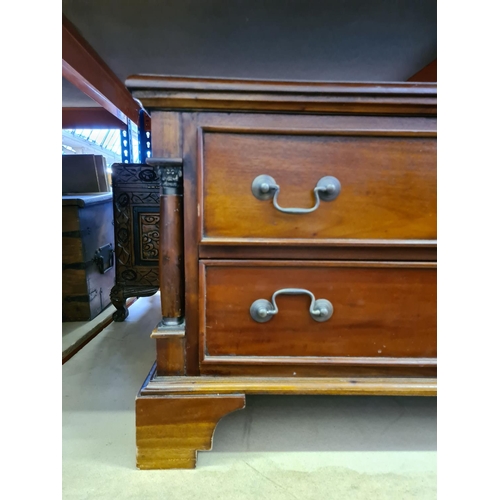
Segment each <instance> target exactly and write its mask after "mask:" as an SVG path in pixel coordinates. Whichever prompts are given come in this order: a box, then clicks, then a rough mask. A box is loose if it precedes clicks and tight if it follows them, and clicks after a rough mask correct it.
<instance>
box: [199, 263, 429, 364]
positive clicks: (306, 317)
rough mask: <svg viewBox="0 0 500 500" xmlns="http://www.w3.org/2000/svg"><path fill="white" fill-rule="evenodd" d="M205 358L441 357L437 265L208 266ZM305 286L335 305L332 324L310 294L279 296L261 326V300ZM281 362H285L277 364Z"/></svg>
mask: <svg viewBox="0 0 500 500" xmlns="http://www.w3.org/2000/svg"><path fill="white" fill-rule="evenodd" d="M201 274H202V275H203V278H204V286H205V288H204V289H202V293H201V295H202V297H205V300H203V299H202V300H201V301H200V302H201V307H202V310H201V317H202V320H204V325H202V328H201V332H202V337H203V347H202V348H201V349H200V350H202V349H203V353H202V354H203V356H204V357H205V358H207V359H209V358H210V357H211V356H228V357H239V356H276V357H286V356H291V357H293V356H301V357H307V356H312V357H323V356H328V357H340V358H342V357H345V358H355V357H367V358H435V357H436V269H435V265H433V264H425V263H420V264H416V263H415V264H411V263H363V262H361V263H340V262H339V263H337V262H299V261H295V262H288V261H276V262H273V261H250V262H249V261H229V262H227V261H203V262H202V264H201ZM283 288H304V289H307V290H309V291H311V292H312V293H313V294H314V296H315V297H316V299H320V298H323V299H327V300H329V301H330V302H331V303H332V304H333V307H334V313H333V316H332V317H331V318H330V319H329V320H328V321H326V322H322V323H319V322H316V321H315V320H313V319H312V317H311V316H310V314H309V306H310V303H311V299H310V298H309V297H308V296H307V295H284V296H279V297H278V298H277V305H278V308H279V312H278V314H277V315H276V316H274V317H273V318H272V319H271V320H270V321H269V322H266V323H258V322H256V321H254V320H253V319H252V318H251V316H250V314H249V309H250V306H251V304H252V303H253V302H254V301H255V300H257V299H266V300H271V297H272V295H273V293H274V292H275V291H277V290H279V289H283ZM277 363H279V358H278V360H277Z"/></svg>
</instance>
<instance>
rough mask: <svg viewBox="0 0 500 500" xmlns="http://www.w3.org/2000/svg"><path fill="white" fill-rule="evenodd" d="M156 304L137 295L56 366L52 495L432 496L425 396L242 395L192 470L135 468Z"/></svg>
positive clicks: (190, 499) (241, 499)
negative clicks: (58, 409)
mask: <svg viewBox="0 0 500 500" xmlns="http://www.w3.org/2000/svg"><path fill="white" fill-rule="evenodd" d="M159 307H160V306H159V297H158V295H156V296H154V297H149V298H141V299H139V300H138V301H137V302H135V304H133V305H132V306H131V307H130V309H129V310H130V315H129V317H128V319H127V320H126V321H125V322H124V323H111V325H109V326H108V327H107V328H105V329H104V330H103V331H102V332H101V333H100V334H99V335H97V337H95V338H94V339H93V340H92V341H90V342H89V343H88V344H87V345H86V346H85V347H83V349H81V350H80V351H79V352H78V353H77V354H76V355H74V356H73V357H72V358H71V359H70V360H69V361H67V362H66V363H65V364H64V365H63V367H62V380H63V498H65V499H94V498H96V499H146V500H147V499H168V500H176V499H182V500H197V499H203V500H211V499H231V500H233V499H234V500H245V499H259V500H274V499H276V500H278V499H300V500H303V499H304V500H307V499H314V500H324V499H341V500H357V499H369V500H378V499H394V500H406V499H418V500H427V499H435V498H436V398H417V397H411V398H404V397H360V396H358V397H344V396H343V397H335V396H330V397H328V396H249V397H247V406H246V408H245V409H244V410H242V411H237V412H234V413H232V414H230V415H228V416H226V417H224V418H223V419H222V420H221V421H220V423H219V425H218V426H217V428H216V430H215V435H214V445H213V450H212V451H210V452H200V453H199V454H198V466H197V469H196V470H163V471H139V470H137V469H136V468H135V437H134V434H135V428H134V422H135V415H134V399H135V396H136V394H137V392H138V390H139V388H140V386H141V384H142V382H143V381H144V379H145V377H146V375H147V373H148V371H149V369H150V368H151V365H152V364H153V362H154V358H155V349H154V347H155V346H154V341H153V340H151V339H150V338H149V335H150V333H151V330H152V329H153V327H154V326H155V325H156V324H157V323H158V321H159V318H160V315H159Z"/></svg>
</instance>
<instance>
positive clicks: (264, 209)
mask: <svg viewBox="0 0 500 500" xmlns="http://www.w3.org/2000/svg"><path fill="white" fill-rule="evenodd" d="M200 158H201V160H202V165H201V168H202V175H203V177H202V178H203V186H202V193H203V214H202V218H203V225H202V231H203V235H202V239H205V240H210V239H217V240H224V239H228V240H229V239H264V240H266V239H276V238H293V239H314V240H318V239H319V240H331V239H349V240H364V239H371V240H373V239H375V240H434V239H436V194H437V189H436V136H435V133H434V132H424V131H422V132H414V131H394V132H391V131H370V130H364V131H331V130H330V131H317V130H316V131H313V130H309V131H303V132H301V131H297V130H295V131H293V132H280V131H268V132H261V131H258V130H256V131H244V130H242V131H240V132H239V131H234V130H233V131H224V130H216V129H214V130H204V131H203V141H202V151H201V154H200ZM261 175H267V176H270V177H271V178H272V179H274V181H275V184H276V185H278V186H279V193H278V195H277V196H276V197H274V196H273V193H275V192H276V189H275V188H274V190H273V185H272V182H269V181H268V187H269V190H268V191H267V194H268V199H264V200H262V199H259V198H258V197H256V196H255V194H254V193H255V192H256V189H255V187H254V190H253V191H252V183H254V181H255V179H256V178H257V177H258V176H261ZM323 177H334V178H336V179H338V181H339V184H340V192H339V193H338V196H337V197H336V198H335V199H334V200H332V201H324V200H322V199H321V197H320V199H319V205H318V207H317V209H315V210H314V211H312V212H309V213H284V212H282V211H280V210H279V209H278V208H276V206H275V205H274V204H273V203H275V204H276V205H277V206H279V207H281V208H284V209H290V208H296V209H308V208H312V207H314V206H315V205H316V204H317V199H316V195H315V191H314V189H315V187H316V186H317V184H318V181H319V180H320V179H322V178H323ZM328 183H329V182H327V184H328ZM330 183H331V182H330ZM333 184H334V185H335V183H333ZM254 186H255V184H254ZM335 187H336V189H338V187H339V186H338V185H336V186H335ZM262 191H264V192H265V191H266V188H265V187H264V189H261V193H262ZM257 192H258V190H257ZM318 195H323V193H322V192H321V191H318ZM263 197H265V196H263Z"/></svg>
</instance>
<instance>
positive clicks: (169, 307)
mask: <svg viewBox="0 0 500 500" xmlns="http://www.w3.org/2000/svg"><path fill="white" fill-rule="evenodd" d="M147 163H148V164H149V165H153V166H155V167H156V170H157V173H158V176H159V178H160V256H159V274H160V295H161V312H162V321H161V324H160V325H158V327H159V328H162V327H167V328H168V327H175V326H177V325H180V324H181V323H182V322H183V321H184V259H183V249H184V241H183V224H182V212H183V209H182V207H183V199H182V159H181V158H150V159H148V160H147Z"/></svg>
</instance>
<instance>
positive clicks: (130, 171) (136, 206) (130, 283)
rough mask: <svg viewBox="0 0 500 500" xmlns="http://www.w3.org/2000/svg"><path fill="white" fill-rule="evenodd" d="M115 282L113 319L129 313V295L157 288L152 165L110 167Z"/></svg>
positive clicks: (150, 292) (155, 197)
mask: <svg viewBox="0 0 500 500" xmlns="http://www.w3.org/2000/svg"><path fill="white" fill-rule="evenodd" d="M111 178H112V189H113V211H114V229H115V241H116V284H115V286H114V287H113V289H112V291H111V301H112V302H113V305H114V306H115V307H116V309H117V310H116V312H115V313H114V314H113V319H114V320H115V321H123V320H124V319H125V318H126V317H127V316H128V310H127V308H126V307H125V302H126V300H127V298H128V297H147V296H150V295H153V294H155V293H156V292H157V291H158V287H159V279H158V248H159V227H158V225H159V203H160V202H159V194H160V180H159V177H158V174H157V172H156V171H155V169H154V167H151V166H148V165H142V164H140V165H138V164H135V165H134V164H129V163H115V164H114V165H113V166H112V174H111Z"/></svg>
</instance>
